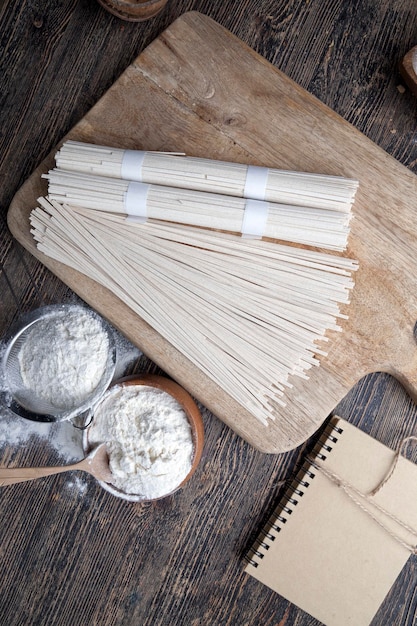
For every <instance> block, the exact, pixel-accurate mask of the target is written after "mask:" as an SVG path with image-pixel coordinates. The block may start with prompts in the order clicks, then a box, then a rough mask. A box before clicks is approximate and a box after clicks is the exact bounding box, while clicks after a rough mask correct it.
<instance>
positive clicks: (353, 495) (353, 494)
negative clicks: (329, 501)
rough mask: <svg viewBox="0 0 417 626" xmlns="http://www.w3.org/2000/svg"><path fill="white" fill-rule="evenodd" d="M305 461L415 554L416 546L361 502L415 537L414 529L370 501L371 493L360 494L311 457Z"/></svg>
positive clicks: (416, 532) (360, 492)
mask: <svg viewBox="0 0 417 626" xmlns="http://www.w3.org/2000/svg"><path fill="white" fill-rule="evenodd" d="M400 450H401V446H400V448H399V451H400ZM307 461H308V462H309V463H310V464H311V465H312V466H313V467H314V468H315V469H316V470H318V471H319V472H321V473H322V474H323V475H324V476H325V477H326V478H328V479H329V480H331V481H332V482H333V483H334V484H335V485H337V486H338V487H339V488H340V489H342V490H343V491H344V492H345V494H346V495H347V496H348V497H349V498H350V499H351V500H352V501H353V502H354V503H355V504H356V506H358V507H359V508H360V509H361V510H362V511H363V512H364V513H366V514H367V515H368V516H369V517H370V518H371V519H372V520H373V521H374V522H375V523H376V524H378V525H379V526H380V527H381V528H382V529H383V530H384V531H385V532H386V533H388V534H389V535H390V536H391V537H392V538H393V539H394V540H395V541H396V542H397V543H399V544H400V545H402V546H403V547H404V548H405V549H406V550H408V551H409V552H411V554H417V545H413V544H410V543H408V542H407V541H404V540H403V539H402V538H401V537H400V536H399V535H398V534H397V533H395V532H394V531H393V530H391V528H389V527H388V526H387V525H386V524H384V523H383V522H382V521H381V520H380V519H378V517H377V516H376V515H375V514H374V513H372V511H371V510H370V509H369V508H368V507H367V506H366V505H365V504H364V502H363V501H365V502H367V503H369V504H370V505H371V506H372V507H374V508H375V509H377V510H378V511H379V512H380V513H382V514H383V515H385V516H386V517H388V518H390V519H391V520H392V521H393V522H395V523H396V524H398V526H400V527H401V528H403V529H404V530H406V531H408V532H409V533H411V534H412V535H414V536H415V537H417V531H416V530H415V529H414V528H412V527H411V526H409V525H408V524H406V523H405V522H404V521H403V520H401V519H400V518H398V517H397V516H396V515H394V514H393V513H390V512H389V511H387V510H386V509H384V508H383V507H382V506H381V505H379V504H378V503H377V502H375V501H374V500H373V499H372V493H369V494H366V493H362V491H360V490H359V489H357V488H356V487H354V486H353V485H352V484H351V483H349V482H348V481H346V480H344V479H343V478H341V477H340V476H338V474H336V473H335V472H333V471H331V470H329V469H328V468H327V467H325V466H324V465H323V464H322V463H319V462H318V461H317V459H314V458H313V457H311V456H308V457H307ZM390 475H391V476H392V472H391V473H390ZM385 482H386V481H385Z"/></svg>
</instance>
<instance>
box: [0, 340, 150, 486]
mask: <svg viewBox="0 0 417 626" xmlns="http://www.w3.org/2000/svg"><path fill="white" fill-rule="evenodd" d="M114 335H115V342H116V357H117V358H116V371H115V374H114V378H115V379H117V378H120V377H122V376H123V375H124V374H125V372H126V370H127V368H128V367H130V366H131V365H132V364H133V362H134V361H135V360H136V359H138V358H139V357H140V355H141V352H140V351H139V350H138V349H137V348H136V347H135V346H134V345H132V344H131V343H130V342H129V341H128V340H127V339H125V337H123V336H122V335H121V334H119V333H118V332H117V331H115V330H114ZM5 350H6V345H5V344H4V343H2V342H0V363H1V362H2V359H3V355H4V352H5ZM0 391H2V392H5V391H7V384H6V381H5V379H4V373H3V371H0ZM82 436H83V431H81V430H79V429H76V428H74V426H73V424H72V422H71V421H61V422H55V423H42V422H34V421H31V420H28V419H24V418H23V417H19V416H18V415H15V414H14V413H13V412H12V411H11V410H10V408H9V407H8V404H7V398H3V399H0V465H3V464H4V462H3V460H2V456H3V453H4V452H5V451H6V450H8V451H12V452H13V451H17V450H19V449H26V450H27V459H26V461H25V464H27V465H30V463H31V459H32V454H31V453H32V450H33V451H35V450H36V449H37V448H39V447H41V448H43V449H45V448H46V449H51V450H53V451H55V453H56V454H57V455H58V457H59V462H62V463H74V462H76V461H80V460H81V459H82V458H84V456H85V454H84V451H83V445H82ZM54 462H55V461H51V463H54ZM62 476H63V478H62V479H63V480H65V481H66V482H65V485H66V487H68V489H71V490H74V491H75V492H76V493H77V495H80V494H84V492H85V491H86V489H87V485H88V482H87V479H86V478H85V475H84V474H83V473H82V472H80V473H79V474H63V475H62Z"/></svg>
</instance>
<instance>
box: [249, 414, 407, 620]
mask: <svg viewBox="0 0 417 626" xmlns="http://www.w3.org/2000/svg"><path fill="white" fill-rule="evenodd" d="M378 487H379V488H378ZM377 488H378V489H377ZM374 490H376V493H374V495H368V497H367V498H364V497H362V495H360V494H370V493H371V492H372V491H374ZM414 529H417V465H416V464H414V463H413V462H411V461H410V460H407V459H406V458H405V457H404V456H402V455H401V454H396V453H395V452H394V451H393V450H391V449H390V448H388V447H386V446H385V445H383V444H382V443H380V442H379V441H377V440H375V439H373V438H372V437H370V436H369V435H367V434H365V433H364V432H363V431H361V430H359V429H358V428H356V427H355V426H353V425H351V424H349V423H348V422H346V421H345V420H343V419H341V418H332V420H331V421H330V423H329V425H328V428H326V430H325V432H324V435H323V437H322V438H321V440H320V442H319V444H318V446H317V447H316V448H315V450H314V451H313V453H312V455H310V457H309V458H308V459H307V460H306V462H305V463H304V464H303V467H302V468H301V470H300V472H299V473H298V474H297V476H296V478H295V479H294V481H293V483H292V485H291V487H290V488H289V489H288V490H287V492H286V495H285V496H284V498H283V500H282V501H281V503H280V505H279V506H278V508H277V510H276V511H275V512H274V514H273V516H272V518H271V519H270V521H269V523H268V524H267V525H266V527H265V528H264V529H263V531H262V533H261V535H260V537H259V538H258V540H257V542H256V543H255V545H254V546H253V547H252V549H251V551H250V553H249V554H248V565H247V566H246V572H247V573H249V574H251V575H252V576H254V577H255V578H257V579H258V580H259V581H260V582H262V583H264V584H265V585H267V586H268V587H270V588H271V589H273V590H274V591H276V592H277V593H279V594H280V595H282V596H284V597H285V598H286V599H287V600H289V601H290V602H292V603H294V604H296V605H297V606H298V607H300V608H301V609H303V610H304V611H306V612H307V613H310V615H312V616H313V617H315V618H316V619H318V620H320V621H321V622H323V623H324V624H326V625H327V626H335V625H343V626H346V625H347V624H351V625H352V626H364V625H368V624H369V623H370V622H371V621H372V618H373V617H374V615H375V613H376V612H377V610H378V608H379V606H380V604H381V603H382V601H383V599H384V598H385V596H386V594H387V593H388V591H389V590H390V588H391V586H392V585H393V583H394V581H395V579H396V578H397V576H398V574H399V573H400V572H401V570H402V568H403V566H404V565H405V563H406V561H407V560H408V558H409V557H410V555H411V553H412V552H413V549H414V547H415V545H416V543H417V532H416V531H415V530H414Z"/></svg>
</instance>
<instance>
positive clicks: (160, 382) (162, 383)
mask: <svg viewBox="0 0 417 626" xmlns="http://www.w3.org/2000/svg"><path fill="white" fill-rule="evenodd" d="M131 385H134V386H143V387H155V388H156V389H160V390H162V391H165V392H166V393H167V394H169V395H170V396H171V397H173V398H174V399H175V400H176V401H177V402H178V403H179V404H180V405H181V407H182V408H183V409H184V411H185V413H186V415H187V418H188V421H189V423H190V426H191V434H192V439H193V460H192V464H191V468H190V470H189V472H188V474H187V475H186V477H185V478H184V479H183V480H182V482H181V483H180V484H179V485H178V486H177V487H176V488H175V489H174V490H173V491H171V492H170V493H167V494H164V495H163V496H159V497H157V498H152V500H160V499H161V498H165V497H166V496H168V495H171V494H173V493H175V491H177V490H178V489H180V488H181V487H183V486H184V485H185V484H186V483H187V482H188V481H189V480H190V478H191V476H192V475H193V474H194V472H195V470H196V468H197V466H198V464H199V462H200V459H201V454H202V451H203V446H204V425H203V420H202V417H201V413H200V410H199V408H198V407H197V405H196V403H195V402H194V400H193V399H192V397H191V396H190V394H189V393H188V392H187V391H185V389H183V388H182V387H180V385H178V384H177V383H175V382H174V381H172V380H170V379H169V378H165V377H163V376H155V375H151V374H146V375H142V376H129V377H126V378H122V379H121V380H119V381H117V382H115V383H114V384H113V385H112V386H111V387H110V389H109V390H108V391H110V390H111V389H113V388H114V387H117V386H131ZM106 397H107V392H106V393H105V394H104V396H103V397H102V398H101V399H100V401H99V402H98V403H97V405H96V407H95V412H97V410H98V409H99V408H100V406H101V404H102V402H104V401H105V400H106ZM93 421H94V417H93ZM89 430H90V428H87V429H86V430H85V432H84V440H83V446H84V452H85V453H86V454H88V453H89V452H90V451H91V445H90V442H89V437H88V435H89ZM99 483H100V485H101V486H102V487H103V489H105V490H106V491H109V492H110V493H112V494H113V495H115V496H117V497H119V498H122V499H124V500H129V501H131V502H146V501H147V502H149V501H150V499H149V498H145V497H143V496H141V495H134V494H128V493H125V492H124V491H122V490H120V489H118V488H117V487H115V486H114V485H111V484H109V483H105V482H102V481H99Z"/></svg>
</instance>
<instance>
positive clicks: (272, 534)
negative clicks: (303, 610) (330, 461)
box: [245, 422, 343, 567]
mask: <svg viewBox="0 0 417 626" xmlns="http://www.w3.org/2000/svg"><path fill="white" fill-rule="evenodd" d="M342 432H343V429H342V428H340V426H337V425H335V424H333V423H332V422H330V423H329V425H328V426H327V428H326V429H325V431H324V433H323V435H322V436H321V437H320V439H319V440H318V442H317V445H316V446H315V448H314V449H313V452H312V456H313V457H315V458H317V459H319V460H320V461H325V460H326V457H327V455H328V454H329V453H330V452H331V451H332V448H333V446H334V444H336V443H337V441H338V438H339V436H340V434H341V433H342ZM315 476H316V473H315V471H312V469H311V465H310V464H309V463H308V461H304V463H303V465H302V467H301V469H300V470H299V472H298V473H297V475H296V476H295V478H294V479H293V480H292V482H291V485H290V486H289V487H288V489H287V490H286V492H285V494H284V496H283V498H282V500H281V501H280V503H279V505H278V507H277V508H276V509H275V510H274V512H273V514H272V515H271V517H270V518H269V520H268V521H267V522H266V524H265V526H264V527H263V528H262V530H261V531H260V534H259V535H258V538H257V539H256V540H255V542H254V544H253V545H252V547H251V549H250V550H249V552H248V553H247V555H246V556H245V562H246V563H249V564H250V565H252V566H253V567H258V565H259V562H260V561H261V560H262V559H263V558H264V556H265V552H266V551H267V550H269V548H270V545H271V543H272V542H273V541H275V540H276V538H277V536H278V534H279V533H280V532H281V530H282V529H283V527H284V526H285V524H286V523H287V522H288V520H289V517H290V516H291V514H292V513H293V510H294V507H296V506H297V505H298V503H299V501H300V498H302V496H303V495H304V492H305V490H306V489H308V487H309V485H310V482H311V481H312V480H314V478H315Z"/></svg>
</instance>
